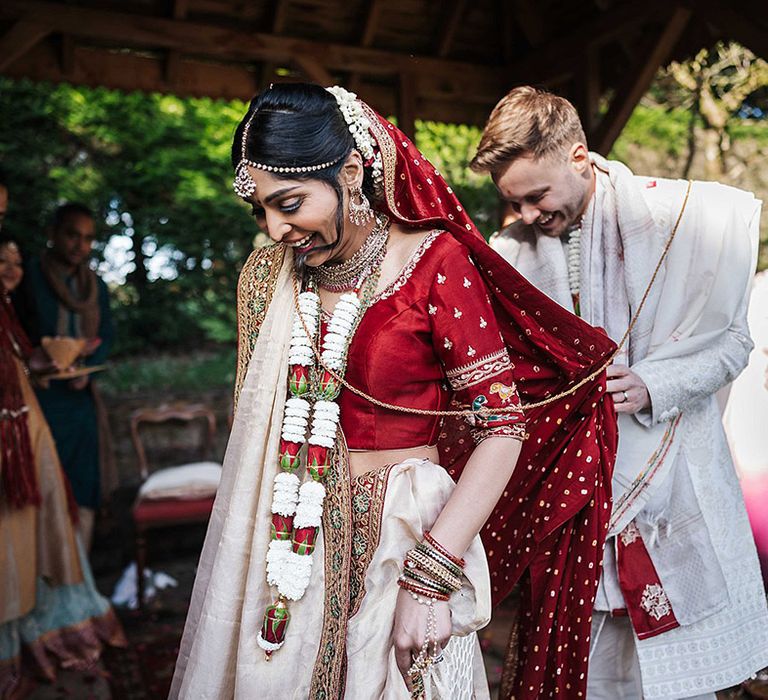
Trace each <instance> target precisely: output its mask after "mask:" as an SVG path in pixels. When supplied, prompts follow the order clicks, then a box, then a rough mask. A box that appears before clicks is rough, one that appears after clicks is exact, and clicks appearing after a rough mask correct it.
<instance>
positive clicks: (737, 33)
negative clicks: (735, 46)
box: [687, 0, 768, 60]
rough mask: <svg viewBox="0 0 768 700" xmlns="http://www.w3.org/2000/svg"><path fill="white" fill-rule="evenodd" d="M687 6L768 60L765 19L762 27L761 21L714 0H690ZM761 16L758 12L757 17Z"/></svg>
mask: <svg viewBox="0 0 768 700" xmlns="http://www.w3.org/2000/svg"><path fill="white" fill-rule="evenodd" d="M687 6H688V7H689V9H691V10H693V12H695V13H696V14H698V15H699V16H700V17H702V18H703V19H705V20H706V21H707V22H709V23H710V24H712V25H714V26H715V27H717V28H718V29H719V30H720V31H721V32H722V33H723V34H726V35H728V38H730V39H733V40H735V41H738V42H739V43H740V44H744V46H746V47H747V48H748V49H750V50H751V51H752V52H753V53H755V54H757V55H758V56H760V57H761V58H763V59H765V60H768V27H766V24H768V22H766V20H765V19H764V20H763V26H762V27H761V26H760V23H759V21H756V20H755V19H751V18H748V17H746V16H744V15H743V14H741V13H740V12H739V11H738V9H733V8H732V7H730V6H728V5H726V4H725V3H721V2H714V1H713V0H697V2H693V1H692V0H688V2H687ZM759 17H760V15H759V14H757V15H756V18H759Z"/></svg>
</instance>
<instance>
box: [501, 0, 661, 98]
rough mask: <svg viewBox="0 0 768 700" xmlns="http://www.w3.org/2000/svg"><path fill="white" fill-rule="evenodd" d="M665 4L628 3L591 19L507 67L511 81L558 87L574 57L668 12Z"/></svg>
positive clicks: (573, 64) (574, 62)
mask: <svg viewBox="0 0 768 700" xmlns="http://www.w3.org/2000/svg"><path fill="white" fill-rule="evenodd" d="M668 7H669V2H665V1H664V0H648V2H643V3H635V2H633V3H629V4H623V5H619V6H618V7H616V8H614V9H611V10H607V11H605V12H601V13H600V14H599V15H597V16H596V17H595V18H594V19H591V20H588V21H586V22H584V24H582V25H579V26H576V27H573V28H572V29H570V30H569V31H568V34H567V35H566V36H560V37H556V38H554V39H551V40H548V41H547V42H545V43H543V44H541V45H540V46H539V47H537V48H536V50H534V51H531V52H530V53H529V54H528V55H526V56H525V57H524V58H522V59H520V60H517V61H513V62H512V63H511V64H510V65H509V66H508V71H509V74H510V77H511V78H512V80H513V81H515V82H519V81H525V82H527V83H529V84H530V83H534V84H535V83H543V82H546V83H547V84H552V83H558V82H561V81H563V80H564V79H566V78H568V77H569V76H571V75H573V73H574V71H575V70H577V69H578V61H577V60H576V59H577V57H579V56H581V55H582V54H583V53H584V49H585V47H586V46H596V47H599V46H601V45H603V44H605V43H606V42H607V41H610V40H611V39H615V38H617V37H620V36H622V35H624V34H626V33H627V32H629V31H631V30H632V29H636V28H637V27H638V26H641V25H642V24H643V22H646V21H647V20H648V19H654V18H655V17H657V16H658V15H659V13H660V12H662V11H668V10H667V8H668Z"/></svg>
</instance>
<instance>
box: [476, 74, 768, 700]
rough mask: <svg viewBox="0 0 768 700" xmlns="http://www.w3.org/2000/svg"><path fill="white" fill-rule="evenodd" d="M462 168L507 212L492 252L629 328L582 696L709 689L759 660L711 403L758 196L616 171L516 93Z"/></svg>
mask: <svg viewBox="0 0 768 700" xmlns="http://www.w3.org/2000/svg"><path fill="white" fill-rule="evenodd" d="M471 167H472V168H473V170H475V171H476V172H487V173H490V175H491V177H492V178H493V181H494V183H495V184H496V187H497V189H498V191H499V193H500V195H501V197H502V198H503V199H504V201H505V202H507V203H508V204H509V205H510V206H511V207H512V209H513V210H514V211H515V212H516V213H517V214H518V215H519V219H518V220H517V221H516V222H515V223H513V224H512V225H511V226H509V227H507V228H506V229H504V230H502V231H501V232H500V233H499V234H497V235H496V236H495V237H494V239H493V240H492V242H491V244H492V245H493V247H494V248H495V249H496V250H497V251H498V252H499V253H500V254H501V255H502V256H503V257H504V258H506V259H507V260H508V261H509V262H510V263H511V264H512V265H513V266H514V267H516V268H517V269H518V270H519V271H520V272H521V273H522V274H523V275H525V276H526V277H527V278H528V279H529V280H530V281H531V282H532V283H533V284H535V285H536V286H538V287H539V288H540V289H541V290H542V291H544V292H545V293H546V294H548V295H549V296H550V297H552V298H553V299H554V300H555V301H557V302H558V303H560V304H561V305H562V306H564V307H565V308H567V309H569V310H570V311H572V312H574V313H577V314H579V315H580V316H582V317H583V318H584V319H585V320H586V321H588V322H589V323H591V324H593V325H595V326H599V327H602V328H604V329H605V330H606V332H607V333H608V335H609V336H610V337H611V338H612V339H613V340H615V341H617V342H619V341H621V340H622V338H623V337H624V335H625V332H626V331H627V329H629V332H628V335H627V339H626V342H625V343H624V344H623V346H622V347H621V349H620V352H619V354H618V355H617V356H616V358H615V360H614V364H613V365H612V366H611V367H610V368H609V369H608V377H609V381H608V387H607V388H608V390H609V391H610V392H611V394H612V396H613V401H614V405H615V408H616V412H617V413H618V414H619V449H618V456H617V461H616V468H615V473H614V478H613V514H612V519H611V524H610V530H609V533H608V540H607V542H606V547H605V553H604V566H603V574H602V577H601V580H600V586H599V588H598V593H597V597H596V600H595V601H594V615H593V619H592V638H591V651H590V663H589V673H588V698H589V700H600V699H602V698H606V699H607V698H637V699H638V700H640V698H645V699H646V700H655V699H659V700H660V699H661V698H665V699H669V698H714V697H715V695H714V693H715V691H716V690H719V689H721V688H725V687H728V686H731V685H735V684H737V683H739V682H741V681H742V680H744V679H745V678H747V677H748V676H750V675H752V674H753V673H755V672H756V671H758V670H759V669H761V668H763V667H764V666H766V665H768V611H767V610H766V600H765V593H764V590H763V585H762V581H761V578H760V571H759V567H758V562H757V558H756V554H755V546H754V542H753V540H752V535H751V531H750V528H749V522H748V520H747V516H746V513H745V509H744V501H743V498H742V495H741V491H740V490H739V485H738V481H737V478H736V474H735V472H734V468H733V463H732V460H731V456H730V453H729V451H728V446H727V443H726V441H725V436H724V433H723V429H722V425H721V422H720V413H719V410H718V407H717V404H716V401H715V392H716V391H717V390H718V389H720V388H721V387H723V386H725V385H726V384H728V383H729V382H731V381H733V379H734V378H735V377H736V376H737V375H738V374H739V372H740V371H741V370H742V369H743V368H744V366H745V365H746V363H747V358H748V356H749V353H750V351H751V349H752V341H751V340H750V337H749V331H748V328H747V324H746V301H747V291H748V287H749V283H750V279H751V276H752V272H753V270H754V267H755V258H756V252H757V234H758V223H759V214H760V203H759V201H757V200H756V199H755V198H754V197H753V196H752V195H751V194H749V193H747V192H742V191H740V190H736V189H733V188H730V187H725V186H723V185H719V184H716V183H704V182H695V183H692V184H691V185H690V186H689V184H688V183H686V182H684V181H677V180H665V179H660V178H643V177H637V176H634V175H633V174H632V173H631V172H630V171H629V170H628V169H627V168H626V167H625V166H624V165H623V164H621V163H619V162H616V161H608V160H606V159H604V158H603V157H601V156H599V155H597V154H595V153H590V152H589V150H588V148H587V142H586V138H585V136H584V131H583V128H582V125H581V123H580V121H579V117H578V114H577V113H576V110H575V109H574V107H573V105H571V104H570V103H569V102H568V101H567V100H565V99H562V98H560V97H557V96H555V95H552V94H549V93H546V92H543V91H540V90H537V89H535V88H532V87H519V88H515V89H514V90H512V91H511V92H510V93H509V94H508V95H507V96H506V97H504V98H503V99H502V100H501V102H499V104H498V105H496V107H495V109H494V110H493V112H492V113H491V116H490V118H489V120H488V124H487V125H486V127H485V130H484V132H483V136H482V139H481V141H480V145H479V147H478V152H477V154H476V155H475V157H474V159H473V161H472V164H471ZM678 219H679V221H678ZM671 237H673V240H672V244H671V246H670V247H669V252H668V254H667V255H666V257H663V253H664V250H665V245H666V243H667V242H668V240H669V239H670V238H671ZM662 258H663V259H662ZM660 261H661V262H660ZM654 272H656V273H657V274H656V279H655V281H654V282H653V284H652V285H650V290H649V291H648V293H647V298H646V299H645V302H644V304H643V306H642V309H641V308H640V307H641V303H642V302H643V299H644V296H645V294H646V291H647V290H648V288H649V284H650V282H651V278H652V277H653V275H654ZM633 322H634V323H633ZM542 323H544V321H542Z"/></svg>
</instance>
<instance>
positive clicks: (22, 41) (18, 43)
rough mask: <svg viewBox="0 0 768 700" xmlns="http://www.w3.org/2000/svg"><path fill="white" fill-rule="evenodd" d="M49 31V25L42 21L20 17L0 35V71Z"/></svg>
mask: <svg viewBox="0 0 768 700" xmlns="http://www.w3.org/2000/svg"><path fill="white" fill-rule="evenodd" d="M50 33H51V26H50V25H49V24H47V23H44V22H36V21H33V20H30V19H20V20H19V21H18V22H16V23H15V24H14V25H13V26H12V27H11V28H10V29H9V30H8V31H7V32H6V33H5V34H3V36H2V37H0V71H2V70H5V69H6V68H7V67H8V66H10V65H11V64H12V63H13V62H14V61H15V60H16V59H17V58H20V57H21V56H23V55H24V54H25V53H27V51H29V50H30V49H31V48H32V47H33V46H34V45H35V44H37V43H38V42H39V41H41V40H42V39H44V38H45V37H47V36H48V35H49V34H50Z"/></svg>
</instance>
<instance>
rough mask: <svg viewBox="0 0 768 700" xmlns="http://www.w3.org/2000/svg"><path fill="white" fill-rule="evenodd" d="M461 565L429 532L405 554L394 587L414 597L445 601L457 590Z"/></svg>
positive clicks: (461, 573)
mask: <svg viewBox="0 0 768 700" xmlns="http://www.w3.org/2000/svg"><path fill="white" fill-rule="evenodd" d="M464 565H465V562H464V560H463V559H460V558H459V557H456V556H454V555H453V554H451V553H450V552H449V551H448V550H447V549H446V548H445V547H443V546H442V545H441V544H440V543H439V542H438V541H437V540H436V539H435V538H434V537H432V536H431V535H430V534H429V531H427V532H425V533H424V541H423V542H419V544H417V545H416V546H415V547H414V548H413V549H411V550H410V551H409V552H408V554H406V555H405V567H404V569H403V573H402V574H401V575H400V578H398V580H397V585H398V586H400V588H404V589H405V590H406V591H409V592H411V593H414V594H416V595H420V596H424V597H425V598H431V599H433V600H448V599H449V598H450V596H451V593H453V592H454V591H458V590H459V589H460V588H461V577H462V575H463V569H464Z"/></svg>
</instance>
